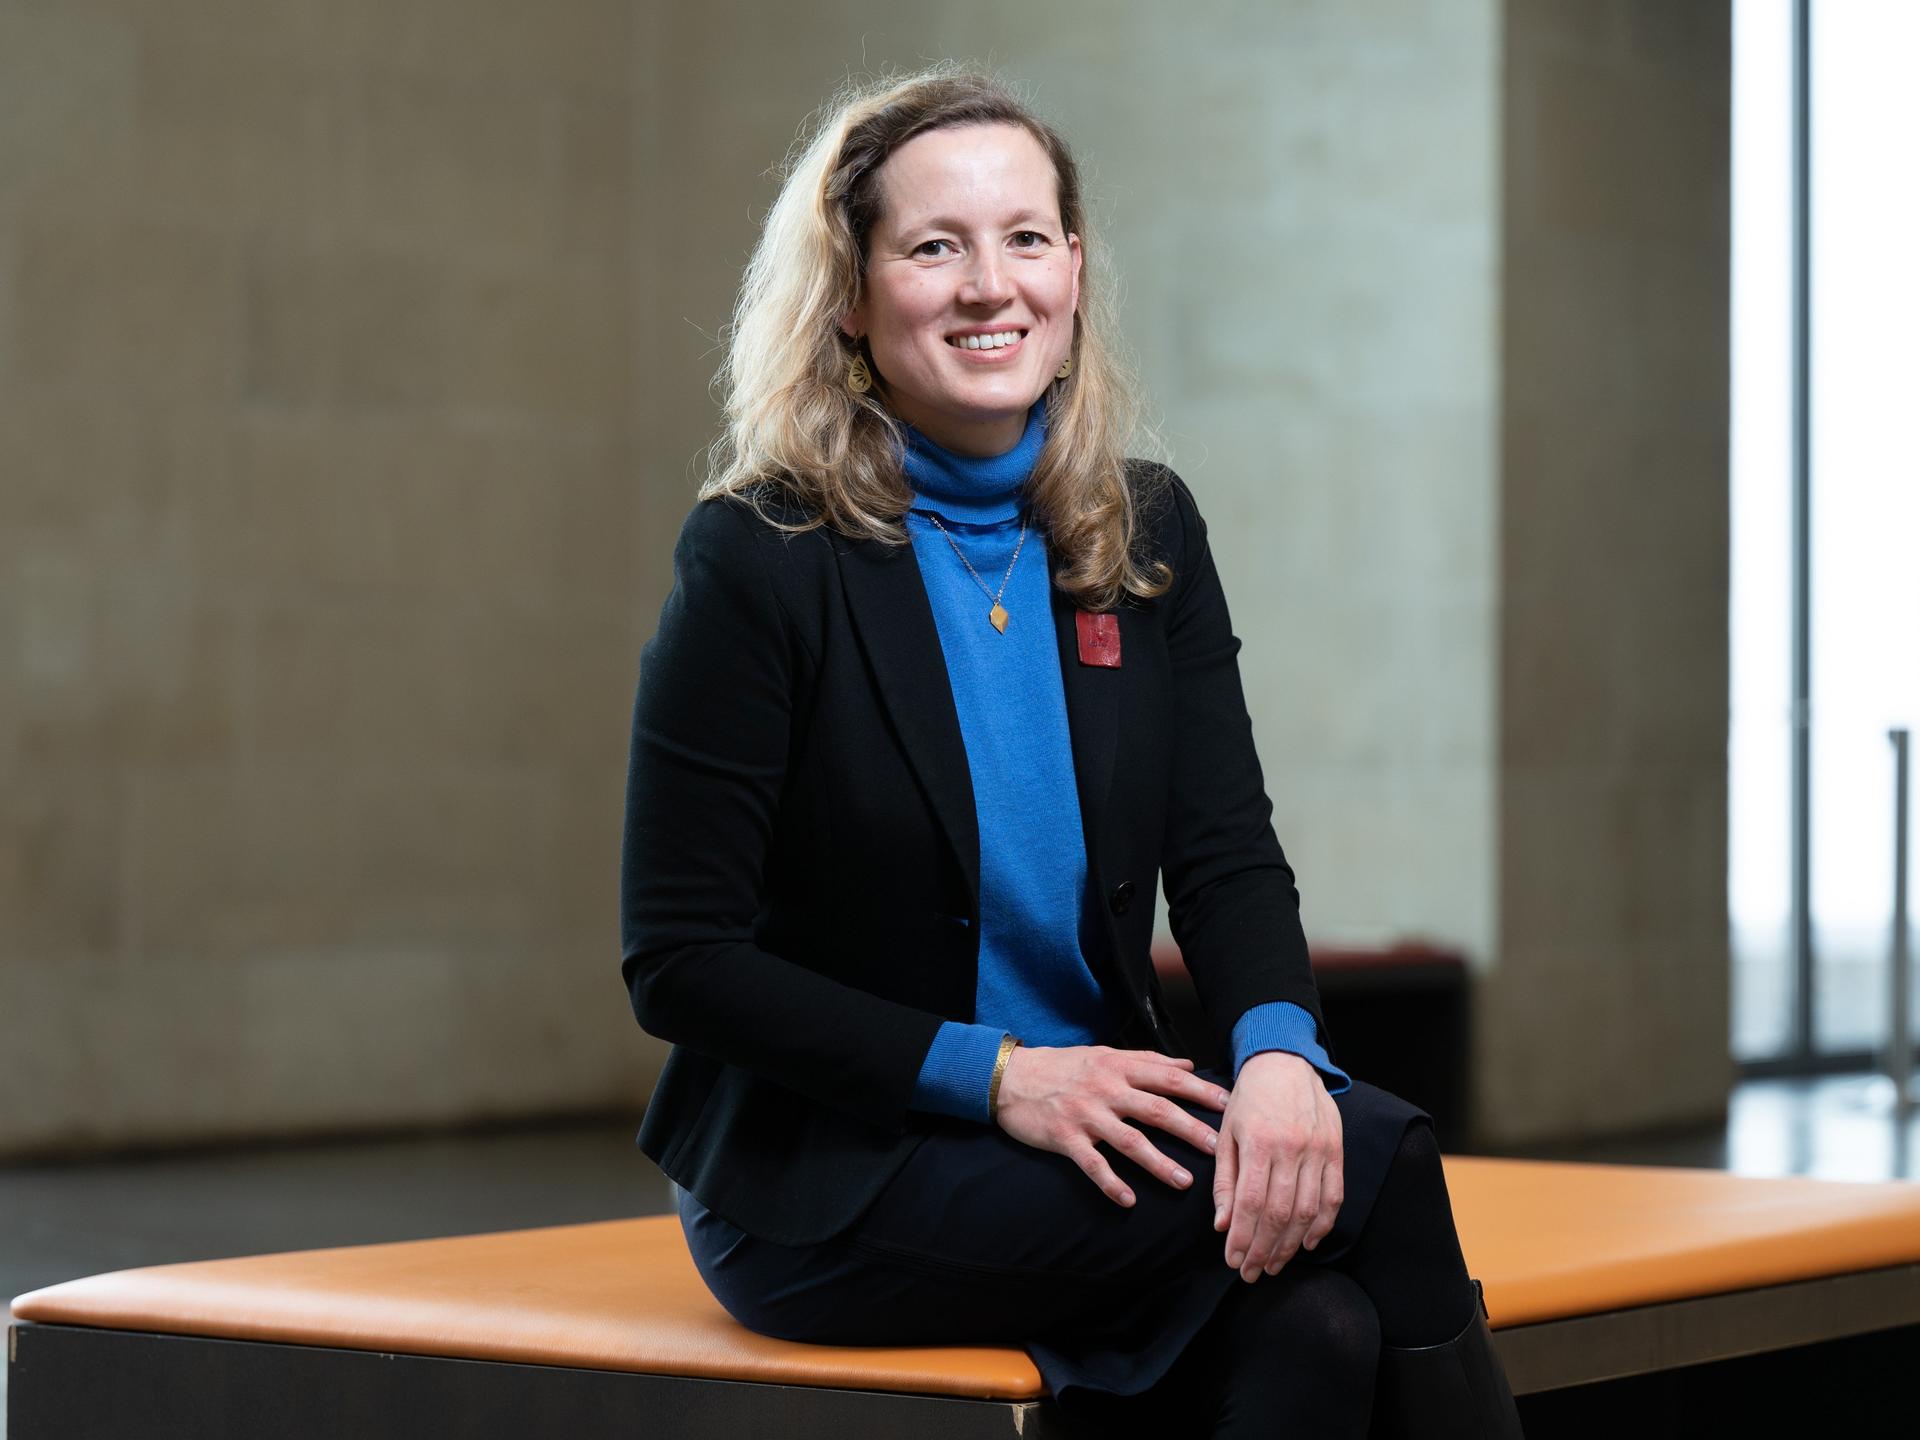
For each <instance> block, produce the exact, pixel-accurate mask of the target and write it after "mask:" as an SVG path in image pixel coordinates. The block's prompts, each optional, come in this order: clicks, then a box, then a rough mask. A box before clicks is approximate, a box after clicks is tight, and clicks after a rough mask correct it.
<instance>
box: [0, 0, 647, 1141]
mask: <svg viewBox="0 0 1920 1440" xmlns="http://www.w3.org/2000/svg"><path fill="white" fill-rule="evenodd" d="M633 26H634V16H633V13H632V11H631V9H630V7H629V6H628V5H627V4H626V3H624V0H618V3H594V0H566V3H560V4H555V5H550V6H541V7H538V8H537V9H536V8H532V7H528V6H525V5H521V4H518V3H512V0H499V3H469V0H459V3H451V0H450V3H445V4H434V5H428V4H421V3H408V4H405V5H389V4H386V3H375V0H347V3H339V0H327V3H313V4H296V3H284V4H265V5H255V4H239V5H235V4H225V3H216V0H182V3H177V4H171V5H167V6H148V5H142V4H137V3H131V0H129V3H124V4H110V3H64V0H63V3H60V4H25V3H14V0H8V3H5V4H0V97H5V99H4V106H5V113H6V123H5V124H4V125H0V146H4V147H5V148H4V150H0V177H4V178H0V1096H4V1099H3V1100H0V1149H4V1150H10V1151H23V1150H34V1149H46V1148H57V1147H84V1146H87V1145H90V1144H94V1143H120V1142H128V1141H164V1140H171V1139H181V1138H191V1137H201V1136H219V1135H240V1134H251V1133H259V1132H279V1131H302V1130H308V1129H318V1128H330V1127H339V1126H361V1125H377V1124H385V1123H391V1122H413V1121H420V1120H432V1119H440V1118H453V1117H463V1116H475V1115H482V1116H483V1115H492V1114H512V1113H520V1112H526V1111H537V1110H548V1109H553V1108H568V1107H577V1106H582V1105H605V1104H617V1103H632V1102H634V1100H635V1099H636V1096H637V1090H638V1080H639V1077H640V1075H641V1073H642V1072H643V1070H644V1065H643V1064H642V1063H639V1062H637V1061H636V1060H635V1057H634V1055H633V1047H632V1040H631V1034H630V1032H631V1029H632V1020H631V1017H630V1016H629V1015H628V1014H627V1013H626V1012H625V1010H624V1008H623V1004H624V1002H623V1000H622V997H621V991H620V986H619V981H618V976H617V974H615V973H614V972H613V970H612V963H611V961H610V959H609V956H610V955H611V954H612V952H613V949H614V941H613V928H614V927H613V909H612V902H611V899H610V895H611V890H612V885H613V877H614V874H615V860H614V853H615V847H616V845H617V841H618V834H619V786H620V780H621V774H622V767H623V764H624V759H625V718H626V715H625V712H626V708H627V705H628V704H629V701H630V697H631V685H632V679H631V675H632V668H633V659H634V655H635V653H636V651H637V648H638V645H639V643H640V641H641V639H642V638H643V637H644V635H645V633H646V629H647V627H648V625H649V623H650V621H649V619H648V617H646V616H645V615H644V614H643V613H642V611H641V609H640V607H639V606H638V605H637V604H636V603H635V591H636V582H635V575H636V572H637V570H638V569H639V568H640V566H641V565H642V564H643V563H644V564H645V565H647V566H657V565H658V563H659V560H658V556H657V554H656V553H655V548H654V547H652V546H650V545H649V546H645V547H642V546H641V545H640V544H639V543H638V542H637V539H636V518H637V516H636V511H637V503H636V502H637V492H638V488H639V487H638V486H637V484H636V481H635V476H634V466H633V438H634V432H633V428H632V411H633V396H634V392H635V388H636V387H635V380H634V367H633V363H632V354H631V352H632V349H633V342H634V323H633V317H632V305H633V291H632V286H631V280H630V276H631V273H632V241H631V233H630V231H631V222H630V216H629V207H630V205H631V204H632V197H633V194H634V191H633V187H632V184H631V180H632V174H633V165H634V160H633V153H632V146H631V143H630V130H629V126H630V108H631V103H632V95H633V92H634V88H635V80H634V74H633V69H632V54H631V52H632V41H633ZM643 550H644V561H643V560H642V558H641V557H642V552H643Z"/></svg>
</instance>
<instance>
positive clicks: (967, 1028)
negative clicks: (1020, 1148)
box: [913, 1020, 1008, 1125]
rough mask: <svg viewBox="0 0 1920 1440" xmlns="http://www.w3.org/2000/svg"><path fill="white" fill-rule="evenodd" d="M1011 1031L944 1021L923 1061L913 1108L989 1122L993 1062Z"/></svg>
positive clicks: (993, 1026)
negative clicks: (988, 1103) (988, 1106)
mask: <svg viewBox="0 0 1920 1440" xmlns="http://www.w3.org/2000/svg"><path fill="white" fill-rule="evenodd" d="M1007 1034H1008V1032H1007V1031H1005V1030H1002V1029H1001V1028H1000V1027H999V1026H998V1025H963V1024H961V1023H960V1022H959V1021H958V1020H945V1021H942V1022H941V1024H940V1029H939V1030H938V1031H937V1032H936V1033H935V1034H934V1037H933V1044H932V1045H931V1046H930V1047H929V1048H928V1050H927V1058H926V1059H925V1060H922V1061H921V1062H920V1078H919V1079H917V1080H916V1081H914V1083H913V1108H914V1109H915V1110H928V1111H931V1112H932V1113H934V1114H935V1115H953V1116H956V1117H957V1118H959V1119H961V1120H978V1121H979V1122H980V1123H981V1124H982V1125H984V1124H986V1123H987V1121H988V1120H989V1118H990V1117H989V1116H988V1114H987V1087H988V1086H989V1085H991V1084H992V1083H993V1062H994V1061H995V1060H998V1059H999V1058H1000V1042H1001V1041H1002V1040H1004V1039H1006V1037H1007Z"/></svg>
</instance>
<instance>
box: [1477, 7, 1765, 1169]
mask: <svg viewBox="0 0 1920 1440" xmlns="http://www.w3.org/2000/svg"><path fill="white" fill-rule="evenodd" d="M1505 45H1506V57H1507V58H1506V81H1505V89H1506V97H1505V105H1504V107H1503V109H1504V114H1505V122H1504V126H1503V131H1504V136H1505V141H1506V148H1505V155H1506V160H1505V166H1504V183H1503V193H1504V207H1503V217H1504V218H1503V225H1502V231H1503V239H1502V244H1503V248H1504V251H1505V255H1506V266H1505V275H1506V279H1505V284H1504V293H1503V296H1502V301H1503V309H1502V327H1501V336H1502V349H1503V358H1502V366H1501V394H1502V415H1501V422H1502V423H1501V444H1502V462H1501V470H1502V479H1501V513H1500V536H1499V551H1498V553H1499V564H1500V571H1501V586H1502V603H1501V607H1500V647H1501V657H1502V663H1501V686H1500V737H1499V745H1500V813H1499V827H1500V828H1499V836H1500V843H1499V852H1498V853H1499V866H1500V870H1499V879H1500V935H1499V949H1498V961H1499V964H1498V973H1497V975H1495V976H1494V977H1493V983H1492V984H1491V985H1490V986H1489V987H1488V988H1487V991H1486V994H1485V996H1484V999H1485V1001H1486V1003H1485V1004H1484V1005H1483V1006H1482V1008H1481V1016H1480V1019H1481V1027H1480V1028H1481V1033H1482V1051H1481V1059H1482V1067H1481V1082H1482V1094H1481V1102H1482V1103H1481V1112H1482V1118H1483V1121H1484V1125H1483V1128H1484V1129H1485V1130H1486V1131H1487V1132H1488V1133H1489V1134H1490V1135H1491V1136H1493V1137H1494V1138H1499V1139H1506V1140H1522V1139H1532V1138H1540V1137H1545V1136H1549V1135H1557V1134H1566V1133H1585V1132H1598V1131H1605V1130H1617V1129H1626V1128H1634V1127H1651V1126H1655V1125H1660V1124H1670V1123H1678V1122H1684V1121H1688V1120H1694V1119H1698V1118H1700V1117H1702V1116H1705V1115H1711V1114H1713V1113H1715V1112H1716V1111H1717V1110H1718V1109H1720V1108H1721V1107H1722V1106H1723V1105H1724V1101H1725V1096H1726V1091H1727V1086H1728V1084H1729V1082H1730V1080H1731V1078H1732V1077H1731V1071H1732V1065H1731V1062H1730V1060H1729V1058H1728V1041H1727V1036H1728V1033H1729V1032H1728V1018H1727V1011H1728V977H1729V973H1730V962H1729V956H1728V938H1727V905H1726V849H1727V538H1728V530H1727V507H1728V486H1727V404H1728V389H1727V373H1728V353H1727V345H1728V312H1727V305H1728V221H1729V131H1728V126H1729V121H1730V109H1731V101H1730V59H1731V51H1730V33H1729V15H1728V7H1727V6H1725V5H1669V4H1665V3H1662V0H1635V3H1624V0H1622V3H1609V4H1604V5H1587V4H1574V3H1538V0H1529V3H1516V4H1512V5H1510V6H1509V7H1508V11H1507V23H1506V30H1505Z"/></svg>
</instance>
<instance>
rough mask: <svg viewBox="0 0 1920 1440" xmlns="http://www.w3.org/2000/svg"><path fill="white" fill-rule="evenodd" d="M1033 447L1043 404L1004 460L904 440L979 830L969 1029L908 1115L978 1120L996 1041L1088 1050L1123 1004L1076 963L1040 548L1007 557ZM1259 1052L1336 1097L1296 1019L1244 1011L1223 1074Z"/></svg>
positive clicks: (1065, 739) (1076, 826) (925, 1073)
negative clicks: (1305, 1073) (1306, 1074)
mask: <svg viewBox="0 0 1920 1440" xmlns="http://www.w3.org/2000/svg"><path fill="white" fill-rule="evenodd" d="M1046 433H1047V422H1046V402H1045V400H1044V399H1043V400H1041V401H1039V402H1038V403H1036V404H1035V405H1034V407H1033V409H1032V410H1031V411H1030V412H1029V413H1028V416H1027V425H1026V430H1025V432H1024V433H1023V434H1022V435H1021V437H1020V440H1019V443H1018V444H1016V445H1015V446H1014V447H1013V449H1011V450H1009V451H1008V452H1007V453H1006V454H1004V455H992V456H987V457H984V458H974V457H970V456H964V455H956V454H954V453H953V452H952V451H950V450H946V449H944V448H942V447H941V446H939V445H936V444H935V443H934V442H933V441H931V440H929V439H927V438H926V437H925V436H924V435H921V434H920V433H919V432H918V431H915V430H912V429H909V430H908V432H907V455H906V473H907V483H908V484H909V486H910V487H911V488H912V491H913V508H912V509H911V510H909V511H908V513H907V533H908V535H909V536H910V537H911V539H912V541H913V549H914V556H915V559H916V560H918V562H919V565H920V575H921V578H922V580H923V581H924V583H925V585H926V590H927V598H928V600H929V601H931V602H932V605H933V618H934V623H935V626H936V627H937V629H938V630H939V633H940V648H941V650H942V652H943V653H944V654H945V656H946V662H947V678H948V680H949V681H950V683H951V684H952V686H953V701H954V707H955V709H956V710H957V711H958V712H959V717H960V732H961V735H962V737H963V738H964V740H965V743H966V749H967V767H968V769H969V770H970V771H971V773H972V777H973V800H974V812H975V815H976V817H977V819H978V822H979V831H980V975H979V981H978V988H977V989H976V991H975V1001H974V1023H972V1024H962V1023H960V1022H958V1021H952V1020H949V1021H947V1022H946V1023H945V1024H943V1025H942V1026H941V1027H940V1030H939V1032H938V1034H936V1035H935V1037H934V1041H933V1045H932V1048H931V1049H929V1050H928V1052H927V1058H926V1060H925V1061H924V1062H922V1064H921V1067H920V1076H919V1080H918V1082H917V1084H916V1085H915V1087H914V1096H913V1103H914V1105H915V1107H916V1108H918V1109H921V1110H927V1111H933V1112H937V1113H939V1114H944V1115H957V1116H961V1117H963V1118H967V1119H973V1120H980V1121H985V1120H987V1119H988V1115H987V1086H988V1083H989V1081H990V1080H991V1078H992V1074H993V1062H994V1059H995V1057H996V1056H997V1054H998V1052H999V1049H1000V1041H1001V1039H1002V1038H1003V1037H1004V1036H1006V1035H1008V1034H1014V1035H1018V1036H1019V1037H1020V1039H1021V1041H1022V1043H1024V1044H1027V1045H1091V1044H1097V1043H1099V1042H1101V1041H1102V1040H1104V1039H1106V1038H1107V1037H1108V1036H1110V1035H1112V1033H1113V1032H1114V1031H1115V1030H1117V1029H1119V1027H1120V1025H1121V1023H1122V1020H1123V1018H1124V1015H1125V1011H1126V1000H1125V997H1123V996H1118V995H1111V994H1108V993H1106V992H1105V991H1103V990H1102V988H1101V985H1100V982H1099V980H1098V979H1097V978H1096V977H1095V976H1094V974H1093V972H1092V971H1091V970H1090V969H1088V968H1087V962H1086V959H1085V956H1084V954H1083V953H1082V950H1081V945H1080V931H1079V927H1080V915H1081V900H1082V894H1083V892H1084V891H1085V889H1086V884H1087V857H1086V846H1085V843H1084V841H1083V839H1082V834H1081V828H1080V797H1079V792H1078V790H1077V789H1076V788H1075V785H1074V773H1073V745H1072V742H1071V739H1070V738H1069V736H1068V733H1067V702H1066V692H1065V690H1064V688H1063V686H1062V682H1061V676H1060V652H1059V650H1058V648H1057V646H1056V643H1055V640H1054V628H1053V613H1052V609H1051V603H1052V595H1051V589H1052V587H1051V580H1050V578H1049V567H1048V564H1047V552H1046V542H1045V540H1044V538H1043V537H1042V536H1041V535H1039V534H1038V533H1037V532H1036V531H1034V530H1033V529H1032V528H1031V527H1029V528H1028V529H1027V530H1026V535H1025V542H1024V543H1022V542H1021V526H1022V521H1023V503H1024V497H1023V496H1022V494H1021V487H1022V486H1024V485H1025V483H1026V481H1027V478H1028V477H1029V476H1030V475H1031V474H1032V473H1033V468H1034V465H1035V463H1036V462H1037V461H1038V460H1039V458H1040V448H1041V446H1042V445H1043V444H1044V443H1045V441H1046ZM936 517H937V522H936ZM942 527H944V530H943V528H942ZM1016 548H1017V550H1018V556H1017V558H1016V556H1015V551H1016ZM956 550H957V551H958V552H959V553H958V554H956V553H955V552H956ZM961 554H964V555H965V556H966V559H967V561H969V562H971V564H972V566H973V570H974V571H975V572H978V575H979V579H978V580H976V579H975V578H974V575H973V574H971V573H969V572H968V569H967V566H966V564H964V563H962V561H961V558H960V555H961ZM1009 565H1011V567H1012V568H1011V571H1009ZM1003 579H1004V581H1005V587H1006V588H1005V590H1004V591H1002V589H1001V584H1002V581H1003ZM983 585H984V588H983ZM995 594H999V595H1000V604H1001V605H1002V607H1004V608H1005V610H1006V611H1007V613H1008V616H1009V619H1008V622H1007V628H1006V632H1005V633H1004V634H1002V633H1001V632H999V631H996V630H995V629H994V628H993V626H992V624H991V623H990V622H989V620H988V618H987V617H988V612H989V611H990V610H991V609H992V608H993V598H992V597H993V596H994V595H995ZM1263 1050H1286V1051H1290V1052H1292V1053H1293V1054H1296V1055H1299V1056H1301V1057H1302V1058H1304V1059H1306V1060H1307V1061H1308V1062H1309V1063H1311V1064H1312V1065H1313V1066H1314V1068H1315V1069H1317V1070H1319V1071H1320V1072H1321V1074H1322V1076H1323V1077H1325V1079H1326V1080H1327V1083H1328V1085H1329V1087H1330V1088H1331V1089H1333V1090H1334V1091H1335V1092H1336V1093H1337V1092H1338V1091H1339V1090H1342V1089H1344V1088H1345V1087H1346V1086H1347V1084H1348V1083H1350V1082H1349V1081H1348V1080H1347V1077H1346V1075H1345V1073H1343V1072H1342V1071H1340V1070H1339V1069H1337V1068H1335V1066H1334V1065H1333V1063H1332V1061H1331V1060H1329V1059H1328V1058H1327V1054H1326V1051H1325V1050H1323V1049H1322V1048H1321V1047H1320V1045H1319V1043H1318V1041H1317V1039H1316V1036H1315V1033H1314V1025H1313V1017H1312V1016H1311V1015H1309V1014H1308V1013H1307V1012H1306V1011H1305V1010H1303V1009H1301V1008H1300V1007H1299V1006H1297V1005H1290V1004H1287V1003H1285V1002H1283V1001H1276V1002H1274V1003H1272V1004H1268V1005H1256V1006H1254V1007H1253V1008H1252V1009H1251V1010H1249V1011H1247V1013H1246V1014H1245V1015H1243V1016H1241V1017H1240V1020H1239V1022H1238V1023H1237V1024H1235V1026H1234V1029H1233V1063H1234V1074H1235V1075H1236V1076H1237V1075H1238V1074H1239V1071H1240V1067H1241V1066H1242V1065H1243V1064H1245V1063H1246V1060H1247V1058H1248V1057H1249V1056H1251V1055H1255V1054H1258V1053H1259V1052H1261V1051H1263Z"/></svg>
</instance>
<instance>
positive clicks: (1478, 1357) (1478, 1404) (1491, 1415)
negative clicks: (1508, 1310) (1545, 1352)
mask: <svg viewBox="0 0 1920 1440" xmlns="http://www.w3.org/2000/svg"><path fill="white" fill-rule="evenodd" d="M1473 1295H1474V1306H1473V1318H1472V1319H1471V1320H1469V1321H1468V1322H1467V1327H1466V1329H1464V1330H1462V1331H1461V1332H1460V1333H1459V1334H1458V1335H1456V1336H1454V1337H1453V1339H1451V1340H1449V1341H1448V1342H1447V1343H1446V1344H1444V1345H1423V1346H1420V1347H1418V1348H1415V1349H1410V1350H1402V1349H1397V1348H1395V1347H1394V1346H1391V1345H1383V1346H1381V1347H1380V1369H1379V1372H1378V1374H1377V1376H1376V1378H1375V1381H1374V1399H1373V1430H1372V1440H1521V1435H1520V1412H1519V1411H1518V1410H1517V1409H1516V1408H1515V1407H1514V1403H1513V1392H1512V1391H1511V1390H1509V1389H1508V1388H1507V1372H1506V1371H1505V1370H1504V1369H1503V1368H1502V1367H1501V1364H1500V1356H1499V1355H1498V1354H1497V1353H1495V1351H1494V1348H1493V1332H1492V1331H1491V1330H1489V1329H1487V1302H1486V1297H1485V1296H1484V1295H1482V1294H1481V1293H1480V1282H1479V1281H1478V1280H1476V1281H1474V1282H1473Z"/></svg>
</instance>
